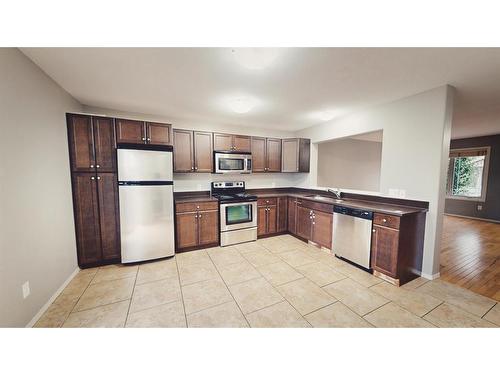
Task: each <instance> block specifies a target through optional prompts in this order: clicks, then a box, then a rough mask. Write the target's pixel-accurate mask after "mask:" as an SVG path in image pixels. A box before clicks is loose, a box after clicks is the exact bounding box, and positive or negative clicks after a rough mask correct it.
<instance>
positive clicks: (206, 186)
mask: <svg viewBox="0 0 500 375" xmlns="http://www.w3.org/2000/svg"><path fill="white" fill-rule="evenodd" d="M83 110H84V112H86V113H93V114H100V115H106V116H112V117H123V118H130V119H139V120H146V121H159V122H166V123H171V124H172V125H173V127H174V128H177V129H189V130H204V131H212V132H220V133H234V134H242V135H253V136H261V137H277V138H291V137H294V136H295V135H294V133H293V132H287V131H281V130H273V129H271V128H254V127H248V126H246V127H243V126H238V125H228V124H218V123H213V122H210V121H199V120H192V121H191V120H185V119H176V118H165V117H161V116H155V115H148V114H140V113H129V112H122V111H116V110H113V109H105V108H96V107H88V106H84V108H83ZM300 175H301V174H296V173H254V174H252V175H251V176H245V175H217V174H211V173H176V174H175V175H174V191H200V190H210V182H211V181H227V180H230V181H233V180H240V181H245V183H246V187H247V188H248V189H253V188H271V187H288V186H295V184H296V183H297V181H299V180H301V179H303V177H301V176H300Z"/></svg>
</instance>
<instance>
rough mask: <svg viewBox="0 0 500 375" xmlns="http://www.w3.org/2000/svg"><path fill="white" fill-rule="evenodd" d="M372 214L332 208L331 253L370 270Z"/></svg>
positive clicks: (356, 210) (350, 209) (357, 210)
mask: <svg viewBox="0 0 500 375" xmlns="http://www.w3.org/2000/svg"><path fill="white" fill-rule="evenodd" d="M372 220H373V212H370V211H364V210H359V209H355V208H349V207H343V206H335V207H334V208H333V234H332V247H333V253H334V254H335V255H337V256H338V257H341V258H344V259H347V260H349V261H351V262H353V263H356V264H358V265H360V266H362V267H364V268H366V269H369V268H370V253H371V239H372Z"/></svg>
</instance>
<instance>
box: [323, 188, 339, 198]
mask: <svg viewBox="0 0 500 375" xmlns="http://www.w3.org/2000/svg"><path fill="white" fill-rule="evenodd" d="M326 191H328V192H330V193H333V194H335V196H336V197H337V199H342V197H341V196H340V195H341V194H342V193H341V192H340V189H330V188H328V189H326Z"/></svg>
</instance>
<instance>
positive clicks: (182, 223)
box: [175, 212, 198, 249]
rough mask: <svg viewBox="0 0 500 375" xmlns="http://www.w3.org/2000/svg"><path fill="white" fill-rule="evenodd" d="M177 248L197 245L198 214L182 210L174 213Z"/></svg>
mask: <svg viewBox="0 0 500 375" xmlns="http://www.w3.org/2000/svg"><path fill="white" fill-rule="evenodd" d="M175 220H176V232H177V248H178V249H183V248H186V247H192V246H197V245H198V214H197V213H196V212H183V213H177V214H176V215H175Z"/></svg>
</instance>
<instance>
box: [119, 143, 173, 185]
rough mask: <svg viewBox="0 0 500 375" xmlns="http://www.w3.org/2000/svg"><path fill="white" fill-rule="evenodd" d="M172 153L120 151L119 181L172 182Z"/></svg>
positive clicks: (120, 149)
mask: <svg viewBox="0 0 500 375" xmlns="http://www.w3.org/2000/svg"><path fill="white" fill-rule="evenodd" d="M172 169H173V164H172V152H170V151H149V150H130V149H122V148H119V149H118V181H172V179H173V177H172Z"/></svg>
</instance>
